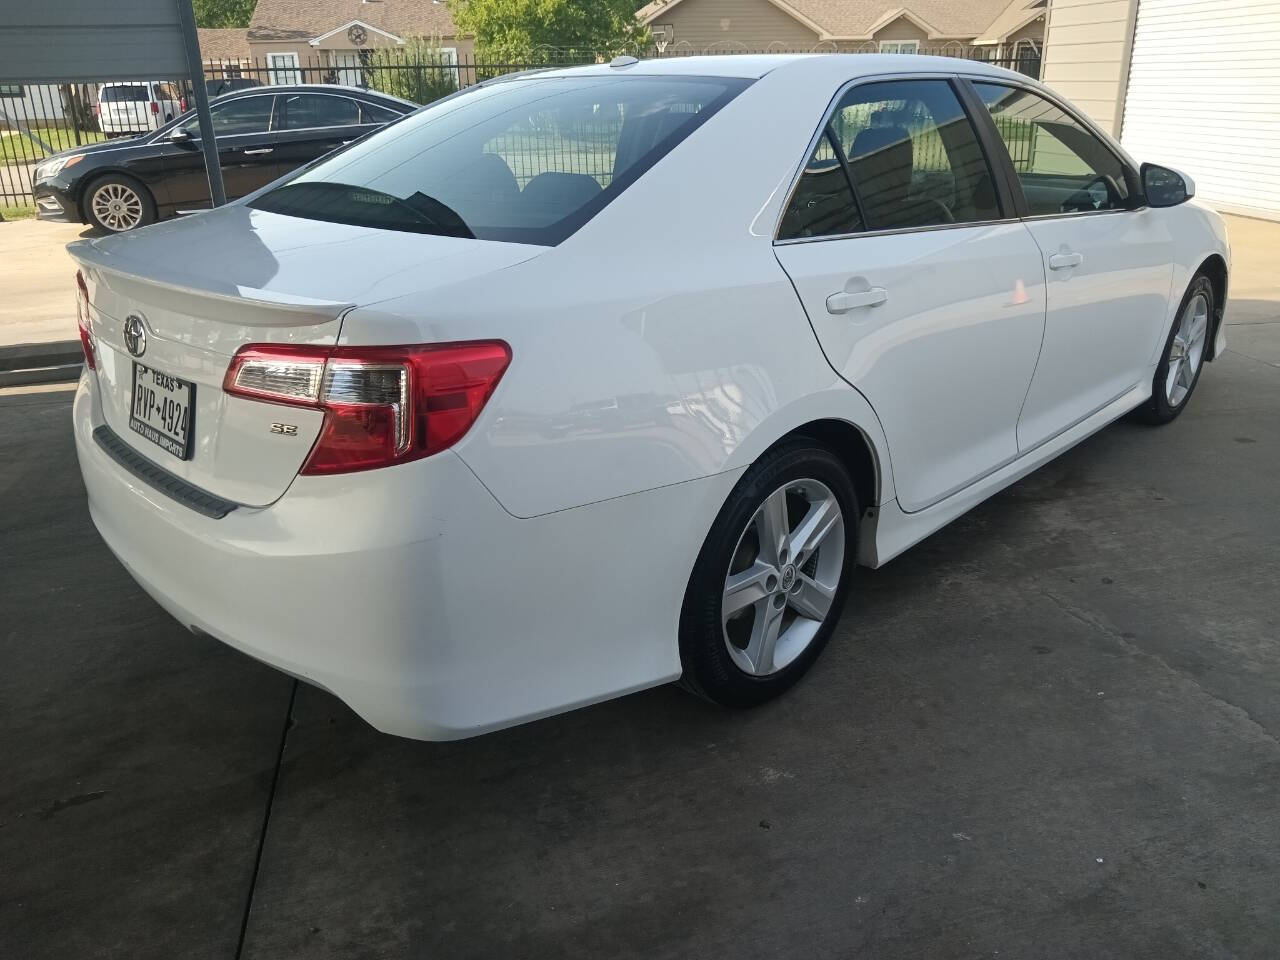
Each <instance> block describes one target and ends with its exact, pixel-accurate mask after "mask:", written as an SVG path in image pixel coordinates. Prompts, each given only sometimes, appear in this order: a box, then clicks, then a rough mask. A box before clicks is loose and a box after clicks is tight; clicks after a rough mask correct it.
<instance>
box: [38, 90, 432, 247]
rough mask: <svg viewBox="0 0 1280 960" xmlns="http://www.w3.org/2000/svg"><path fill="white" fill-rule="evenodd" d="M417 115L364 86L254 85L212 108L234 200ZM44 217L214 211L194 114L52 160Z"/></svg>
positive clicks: (130, 221)
mask: <svg viewBox="0 0 1280 960" xmlns="http://www.w3.org/2000/svg"><path fill="white" fill-rule="evenodd" d="M416 109H417V105H416V104H413V103H410V102H409V101H408V100H401V99H399V98H398V97H392V96H388V95H386V94H381V93H377V92H374V91H367V90H361V89H358V88H355V87H339V86H333V85H319V84H311V85H297V86H273V87H253V88H250V89H246V90H240V91H237V92H235V93H231V94H227V95H226V96H224V97H220V98H219V99H218V100H217V101H216V102H215V103H213V104H211V106H210V113H211V114H212V118H213V127H214V132H215V134H216V135H217V138H218V155H219V159H220V161H221V165H222V181H223V185H224V186H225V188H226V193H227V197H228V198H231V199H234V198H236V197H242V196H244V195H245V194H248V193H252V192H253V191H254V190H257V189H258V188H259V187H262V186H265V185H266V184H268V183H270V182H271V181H272V180H275V179H276V178H277V177H280V176H283V175H285V174H287V173H289V172H290V171H292V170H294V169H295V168H297V167H300V166H302V165H303V164H305V163H310V162H311V161H312V160H314V159H316V158H317V157H320V156H323V155H324V154H326V153H328V152H329V151H330V150H335V149H337V148H338V147H341V146H342V145H343V144H346V143H350V142H351V141H352V140H355V139H357V138H359V137H362V136H364V135H365V134H367V133H369V132H371V131H373V130H376V129H377V128H378V127H380V126H382V125H384V124H386V123H389V122H391V121H392V120H398V119H399V118H400V117H402V116H403V115H404V114H406V113H409V112H411V111H413V110H416ZM34 193H35V200H36V213H37V216H38V217H39V218H40V219H42V220H57V221H63V222H66V221H70V222H73V223H88V224H92V225H93V226H95V227H97V228H99V229H100V230H105V231H108V232H112V233H119V232H122V231H125V230H132V229H134V228H136V227H143V226H146V225H147V224H149V223H152V222H154V221H156V220H164V219H166V218H168V217H172V216H174V215H175V214H177V213H180V212H183V211H187V210H198V209H201V208H204V207H208V206H209V205H210V198H209V181H208V177H207V174H206V172H205V168H204V151H203V150H202V148H201V145H200V125H199V121H198V119H197V117H196V115H195V112H194V111H192V112H190V113H186V114H183V115H182V116H180V117H178V118H177V119H176V120H173V121H172V122H171V123H168V124H165V125H164V126H162V127H161V128H160V129H158V130H156V131H155V132H154V133H151V134H149V135H147V136H143V137H138V138H135V139H131V140H127V141H123V142H121V141H111V142H109V143H106V142H104V143H96V144H89V145H88V146H83V147H76V148H75V149H73V150H66V151H64V152H62V153H58V154H55V155H53V156H52V157H49V158H48V159H46V160H43V161H42V162H41V163H39V164H38V165H37V166H36V169H35V176H34Z"/></svg>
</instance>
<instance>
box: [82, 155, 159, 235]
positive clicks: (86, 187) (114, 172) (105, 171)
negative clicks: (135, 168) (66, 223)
mask: <svg viewBox="0 0 1280 960" xmlns="http://www.w3.org/2000/svg"><path fill="white" fill-rule="evenodd" d="M112 176H115V177H124V178H125V179H127V180H132V181H133V182H134V183H136V184H137V185H138V186H140V187H141V188H142V189H143V190H145V191H146V192H147V196H148V197H150V198H151V205H152V206H153V207H154V208H155V209H156V211H157V212H159V209H160V201H158V200H157V199H156V193H155V191H154V190H152V189H151V187H150V186H149V185H148V184H147V183H145V182H144V181H143V180H142V179H140V178H139V177H138V176H137V175H136V174H132V173H130V172H129V171H128V170H124V169H122V168H120V167H103V168H102V169H101V170H94V171H93V172H92V173H88V174H86V175H85V176H84V177H83V178H82V179H81V181H80V195H79V196H78V197H76V208H77V209H78V210H79V211H80V219H81V220H82V221H83V222H84V223H92V221H91V220H90V219H89V193H90V192H91V191H90V188H91V187H93V186H94V185H96V184H97V183H98V182H99V181H100V180H102V179H103V178H105V177H112Z"/></svg>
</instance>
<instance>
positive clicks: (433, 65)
mask: <svg viewBox="0 0 1280 960" xmlns="http://www.w3.org/2000/svg"><path fill="white" fill-rule="evenodd" d="M703 52H704V51H701V50H693V49H682V48H675V49H673V48H668V49H667V50H665V51H663V52H662V53H659V52H658V51H656V50H654V51H650V52H649V54H648V55H649V56H655V57H656V56H665V57H668V58H669V57H681V56H691V55H695V54H700V53H703ZM706 52H709V53H719V54H747V53H811V52H833V51H823V50H818V51H812V50H779V49H769V50H713V51H706ZM848 52H849V53H852V54H858V53H863V52H870V51H848ZM920 53H922V54H935V55H942V56H953V57H963V58H966V59H972V60H976V61H979V62H982V63H989V64H994V65H997V66H1002V67H1007V68H1010V69H1013V70H1017V71H1019V72H1021V73H1024V74H1027V75H1029V76H1033V77H1038V76H1039V73H1040V56H1039V54H1033V53H1025V54H1024V55H1019V56H1016V57H993V56H989V55H986V54H985V53H983V52H982V51H981V50H980V49H978V48H972V47H969V48H961V47H952V48H945V49H941V50H921V51H920ZM410 57H411V58H412V59H410V58H406V57H403V56H401V57H399V58H397V59H394V60H393V59H389V58H386V57H385V55H383V54H380V53H379V52H378V51H362V52H360V53H353V54H346V55H341V56H339V57H336V58H335V57H333V56H325V57H321V56H314V57H310V58H305V59H304V58H299V57H297V56H295V55H292V54H272V55H269V56H268V57H266V58H259V59H242V60H211V61H206V63H205V76H206V83H207V85H208V88H209V91H210V94H211V95H214V96H216V95H218V94H221V93H225V92H227V91H228V90H231V89H238V88H241V87H244V86H256V85H264V86H269V85H278V84H284V83H317V84H346V85H350V86H359V87H365V88H367V89H373V90H380V91H382V92H384V93H389V94H392V95H394V96H398V97H403V98H404V99H406V100H412V101H413V102H415V103H430V102H432V101H434V100H437V99H439V98H440V97H443V96H446V95H447V94H449V93H452V92H453V91H455V90H458V89H460V88H463V87H468V86H472V85H474V84H476V83H479V82H480V81H483V80H487V79H490V78H492V77H496V76H501V75H503V74H508V73H515V72H519V71H522V70H538V69H546V68H550V67H557V66H571V65H577V64H583V63H592V62H597V61H598V60H600V59H602V58H599V57H596V56H594V55H590V54H585V55H584V54H581V53H578V52H574V51H557V50H547V51H544V52H543V53H542V54H541V55H540V56H539V57H537V58H536V59H533V60H530V61H528V62H524V63H492V62H487V61H484V60H477V59H476V58H474V57H471V56H466V55H463V56H457V55H455V54H453V53H452V52H450V51H436V52H434V53H429V54H428V55H425V56H424V55H421V54H411V55H410ZM406 61H407V62H406ZM132 86H138V87H144V88H145V92H146V96H147V99H141V100H137V101H136V103H135V104H134V105H132V106H131V107H130V109H129V110H127V111H125V112H124V113H123V114H122V113H121V108H120V106H119V102H118V101H116V102H114V103H113V101H112V100H111V99H110V98H111V97H112V96H113V94H111V93H105V94H104V86H103V85H102V84H13V83H10V84H0V205H14V204H18V205H22V204H30V203H31V202H32V200H33V197H32V192H31V191H32V182H33V179H34V173H35V167H36V166H37V165H38V164H39V163H40V162H41V161H42V160H44V159H45V158H47V157H49V156H50V155H52V154H55V153H58V152H60V151H63V150H68V149H71V148H73V147H77V146H80V145H82V144H86V143H95V142H97V141H100V140H103V139H107V138H111V137H115V136H128V135H133V134H138V133H145V132H147V131H148V130H154V129H157V128H158V127H160V126H162V125H163V124H164V123H166V122H168V120H169V119H172V117H173V116H174V115H175V114H176V113H181V112H182V111H183V110H186V109H187V107H188V105H190V104H192V103H193V101H192V97H191V89H190V86H189V84H188V83H187V82H185V81H182V82H173V83H164V84H151V85H144V84H142V83H141V82H139V83H138V84H135V85H132ZM104 96H105V97H107V98H108V99H107V100H106V101H105V102H104V99H103V98H104ZM104 111H105V113H104ZM588 152H589V151H588ZM584 156H585V155H584ZM584 163H587V164H590V157H585V159H584ZM536 165H537V159H536V157H532V156H531V158H530V161H529V170H528V171H525V172H526V173H527V175H528V176H532V175H534V174H535V173H536V172H537V170H536ZM516 173H517V176H519V175H520V174H521V171H519V170H517V171H516Z"/></svg>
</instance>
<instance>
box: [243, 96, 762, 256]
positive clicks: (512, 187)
mask: <svg viewBox="0 0 1280 960" xmlns="http://www.w3.org/2000/svg"><path fill="white" fill-rule="evenodd" d="M748 83H749V81H746V80H740V79H736V78H727V77H714V78H704V77H644V76H637V77H612V76H595V75H593V76H580V77H529V78H523V79H520V80H509V81H505V82H502V83H498V84H494V85H493V86H491V87H481V88H478V89H476V90H473V91H470V92H469V93H466V94H464V95H462V96H460V97H455V98H452V99H449V100H446V101H443V102H441V103H440V104H438V105H437V106H434V107H431V108H429V109H427V110H424V111H422V112H421V113H418V114H416V115H414V116H411V117H409V118H407V119H405V120H402V121H400V122H399V123H397V124H395V125H394V126H392V127H389V128H388V129H386V130H385V131H383V132H381V133H379V134H375V135H374V136H371V137H369V138H367V139H365V140H362V141H361V142H359V143H357V144H355V145H353V146H352V147H350V148H349V149H347V150H344V151H342V152H341V153H339V154H335V155H334V156H333V157H331V158H330V159H328V160H324V161H321V162H320V163H318V164H317V165H315V166H313V167H311V168H310V169H308V170H306V171H304V172H303V173H302V174H301V175H300V176H297V177H295V178H294V179H292V180H290V181H289V182H288V183H285V184H283V185H282V186H279V187H277V188H275V189H274V190H272V191H270V192H269V193H266V194H264V195H262V196H260V197H258V198H257V199H255V200H253V201H252V202H251V203H250V206H252V207H255V208H257V209H259V210H269V211H272V212H275V213H282V214H287V215H289V216H295V217H305V218H308V219H312V220H329V221H334V222H337V223H351V224H356V225H360V226H370V227H380V228H383V229H387V230H403V231H408V232H414V233H434V234H441V235H445V236H461V237H477V238H479V239H482V240H508V241H515V242H520V243H536V244H545V245H553V244H556V243H559V242H560V241H561V240H563V239H564V238H565V237H567V236H569V235H570V234H572V233H573V232H574V231H575V230H577V229H578V228H579V227H580V226H582V224H584V223H586V222H587V221H588V220H589V219H591V217H593V216H595V214H596V213H598V212H599V211H600V210H602V209H603V208H604V207H605V206H606V205H607V204H608V203H609V202H610V201H611V200H612V199H613V198H614V197H616V196H617V195H618V194H620V193H621V192H622V191H623V190H625V189H626V188H627V187H628V186H629V185H630V184H631V183H632V182H633V181H635V179H636V178H638V177H639V176H640V175H641V174H642V173H644V171H645V170H647V169H648V168H649V167H651V166H653V164H654V163H656V162H657V161H658V160H659V159H661V158H662V157H663V156H665V155H666V154H667V153H668V152H669V151H670V150H671V149H672V148H674V147H675V146H676V145H677V144H678V143H680V141H682V140H683V139H684V138H685V137H687V136H688V135H689V134H690V133H692V132H693V130H695V129H696V128H697V127H698V126H699V125H700V124H702V123H703V122H705V121H706V120H707V119H708V118H709V117H710V116H711V115H712V114H714V113H715V112H716V111H717V110H719V109H720V108H721V107H722V106H724V104H726V103H728V102H729V101H730V100H732V99H733V97H735V96H736V95H737V94H738V93H739V92H741V91H742V90H743V89H744V88H745V87H746V86H747V84H748Z"/></svg>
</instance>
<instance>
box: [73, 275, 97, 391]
mask: <svg viewBox="0 0 1280 960" xmlns="http://www.w3.org/2000/svg"><path fill="white" fill-rule="evenodd" d="M76 326H77V327H79V328H80V349H81V350H83V351H84V362H85V366H87V367H88V368H89V369H90V370H97V369H98V357H97V350H96V347H95V344H94V342H93V332H92V331H91V330H90V329H89V288H88V286H86V285H85V282H84V274H83V273H81V272H80V271H79V270H77V271H76Z"/></svg>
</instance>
